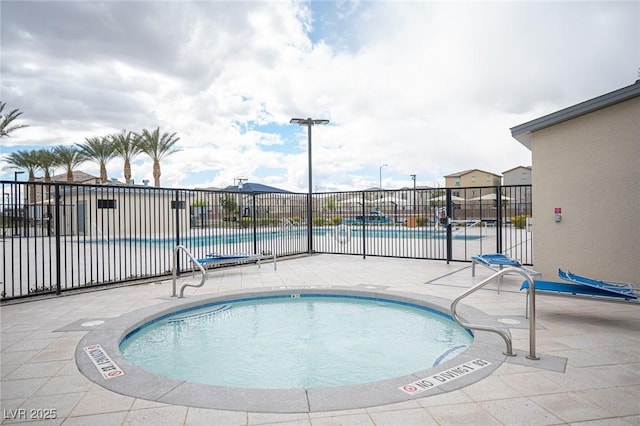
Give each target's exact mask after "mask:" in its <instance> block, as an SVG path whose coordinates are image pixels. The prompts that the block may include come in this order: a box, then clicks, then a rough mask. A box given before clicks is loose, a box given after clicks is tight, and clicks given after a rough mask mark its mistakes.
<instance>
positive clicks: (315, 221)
mask: <svg viewBox="0 0 640 426" xmlns="http://www.w3.org/2000/svg"><path fill="white" fill-rule="evenodd" d="M326 224H327V220H326V219H325V218H324V217H314V218H313V226H324V225H326Z"/></svg>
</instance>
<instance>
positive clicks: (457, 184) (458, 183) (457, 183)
mask: <svg viewBox="0 0 640 426" xmlns="http://www.w3.org/2000/svg"><path fill="white" fill-rule="evenodd" d="M454 182H455V185H456V186H460V178H459V177H457V178H455V180H454Z"/></svg>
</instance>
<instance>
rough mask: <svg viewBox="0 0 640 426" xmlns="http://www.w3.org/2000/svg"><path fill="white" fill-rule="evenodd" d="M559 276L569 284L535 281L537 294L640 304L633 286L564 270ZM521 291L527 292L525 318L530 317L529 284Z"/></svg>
mask: <svg viewBox="0 0 640 426" xmlns="http://www.w3.org/2000/svg"><path fill="white" fill-rule="evenodd" d="M558 275H559V276H560V278H562V279H563V280H565V281H567V282H566V283H565V282H555V281H542V280H534V285H535V290H536V294H537V293H544V294H552V295H557V296H575V297H588V298H597V299H601V300H609V301H627V302H631V303H637V302H638V294H636V288H637V287H636V286H634V285H633V284H629V283H617V282H611V281H600V280H595V279H592V278H586V277H582V276H580V275H575V274H572V273H571V272H568V271H563V270H562V269H558ZM520 290H526V291H527V298H526V305H525V306H526V308H525V316H526V317H528V316H529V312H528V310H529V282H528V281H525V282H523V283H522V286H521V287H520Z"/></svg>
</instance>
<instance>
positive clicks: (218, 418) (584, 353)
mask: <svg viewBox="0 0 640 426" xmlns="http://www.w3.org/2000/svg"><path fill="white" fill-rule="evenodd" d="M470 268H471V265H470V264H469V263H451V264H446V263H445V262H439V261H425V260H413V259H394V258H373V257H370V258H367V259H362V258H360V257H355V256H340V255H317V256H309V257H299V258H295V259H287V260H282V261H279V262H278V269H277V270H275V271H274V270H273V269H272V268H260V269H258V268H255V267H252V266H241V267H233V268H224V269H222V270H218V271H215V272H213V273H211V274H210V276H209V279H208V281H207V283H206V284H205V285H204V287H202V288H187V289H186V291H185V294H186V296H187V297H190V296H191V297H193V296H194V295H203V294H210V293H217V292H221V291H229V290H234V289H249V288H268V287H277V286H298V285H303V286H308V285H318V286H347V287H348V286H363V285H366V286H385V287H388V288H389V289H394V290H397V291H403V292H404V291H406V292H410V293H417V294H426V295H431V296H438V297H444V298H447V299H450V300H453V299H454V298H455V297H456V296H458V295H459V294H460V293H462V292H463V291H464V290H465V289H467V288H469V287H471V286H472V285H474V284H476V283H479V282H480V281H481V280H483V279H484V278H486V277H487V276H488V275H489V274H490V272H491V271H488V270H487V271H480V270H479V271H477V273H476V276H475V277H472V276H471V271H470ZM521 281H522V280H521V279H519V278H517V277H510V276H508V277H505V278H503V279H502V284H501V291H500V293H498V292H497V291H496V287H495V286H493V285H491V286H489V287H488V288H486V289H483V290H480V291H479V292H477V293H475V294H473V295H472V296H470V297H469V298H468V299H465V301H464V302H463V303H464V304H466V305H469V306H472V307H474V308H476V309H479V310H481V311H483V312H485V313H487V314H489V315H493V316H496V317H497V318H498V319H501V320H504V321H505V323H510V324H514V325H513V328H511V334H512V336H513V339H514V348H515V349H516V350H517V351H518V352H519V353H522V352H527V351H528V349H529V348H528V344H529V340H528V337H529V335H528V329H527V327H526V325H527V322H526V320H525V319H524V303H525V295H524V293H522V292H520V291H518V289H519V288H520V284H521ZM170 294H171V281H162V282H156V283H150V284H142V285H136V286H127V287H119V288H111V289H105V290H101V291H92V292H86V293H79V294H73V295H65V296H63V297H57V298H50V299H46V300H37V301H30V302H25V303H16V304H5V305H3V306H2V307H1V308H0V320H1V341H0V350H1V351H0V356H1V360H0V373H1V390H0V405H1V410H0V411H1V414H2V424H11V423H22V422H27V421H29V422H32V424H40V423H42V424H63V425H87V424H91V425H120V424H122V425H129V424H144V425H156V424H159V425H211V424H216V425H261V424H296V425H337V424H345V425H387V424H388V425H429V424H433V425H456V424H482V425H520V424H522V425H525V424H526V425H562V424H571V425H582V424H584V425H586V424H590V425H591V424H598V425H605V424H606V425H639V424H640V306H638V305H631V304H625V303H608V302H602V301H596V300H585V299H576V298H569V297H555V296H546V295H538V298H537V348H536V352H537V354H538V355H539V356H540V357H541V358H542V360H545V359H546V358H549V357H559V358H566V360H567V361H566V369H565V371H564V372H559V371H553V370H550V369H546V368H539V367H537V366H535V365H533V366H532V365H531V364H530V363H524V364H525V365H520V364H518V363H513V362H508V363H503V364H502V365H501V366H500V367H499V368H498V369H496V370H495V371H494V372H493V373H491V375H489V376H488V377H487V378H485V379H483V380H481V381H479V382H477V383H474V384H471V385H469V386H466V387H463V388H461V389H458V390H455V391H451V392H447V393H444V394H441V395H437V396H430V397H425V398H419V399H414V400H411V401H406V402H402V403H397V404H391V405H382V406H375V407H369V408H360V409H354V410H344V411H325V412H312V413H294V414H286V413H285V414H280V413H255V412H243V411H224V410H215V409H202V408H194V407H189V406H178V405H168V404H161V403H157V402H152V401H147V400H144V399H140V398H134V397H129V396H124V395H120V394H118V393H115V392H111V391H108V390H106V389H105V388H103V387H101V386H99V385H98V384H96V383H94V382H92V381H90V380H89V379H88V378H86V377H85V376H84V375H82V374H81V373H80V371H79V370H78V367H77V365H76V360H75V352H76V347H77V345H78V343H79V342H80V340H81V339H82V338H83V337H84V336H85V335H86V334H87V333H88V332H89V331H88V330H87V331H83V330H82V328H79V327H78V325H81V324H83V323H86V322H90V321H93V320H108V319H111V318H116V317H119V316H120V315H123V314H125V313H128V312H132V311H135V310H137V309H140V308H143V307H148V306H152V305H156V304H160V303H166V299H167V296H169V295H170ZM516 322H519V324H517V325H516V324H515V323H516ZM519 356H521V355H519ZM47 415H48V416H49V417H53V416H54V415H55V418H54V419H49V420H44V419H42V417H44V416H47Z"/></svg>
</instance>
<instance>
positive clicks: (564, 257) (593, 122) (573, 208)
mask: <svg viewBox="0 0 640 426" xmlns="http://www.w3.org/2000/svg"><path fill="white" fill-rule="evenodd" d="M531 141H532V142H531V149H532V160H533V169H535V171H536V175H535V176H534V178H533V219H534V262H535V265H534V267H535V269H536V270H539V271H541V272H542V273H543V279H546V280H557V276H558V275H557V269H558V268H559V267H560V268H566V269H569V270H571V271H572V272H575V273H577V274H581V275H587V276H590V277H595V278H599V279H603V280H611V281H630V282H635V283H640V97H636V98H634V99H631V100H629V101H626V102H623V103H619V104H616V105H613V106H610V107H608V108H605V109H602V110H599V111H595V112H593V113H590V114H587V115H584V116H582V117H578V118H575V119H573V120H570V121H567V122H564V123H560V124H557V125H555V126H552V127H549V128H546V129H543V130H540V131H538V132H534V133H533V135H532V140H531ZM556 207H559V208H562V222H560V223H556V222H555V221H554V208H556Z"/></svg>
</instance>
